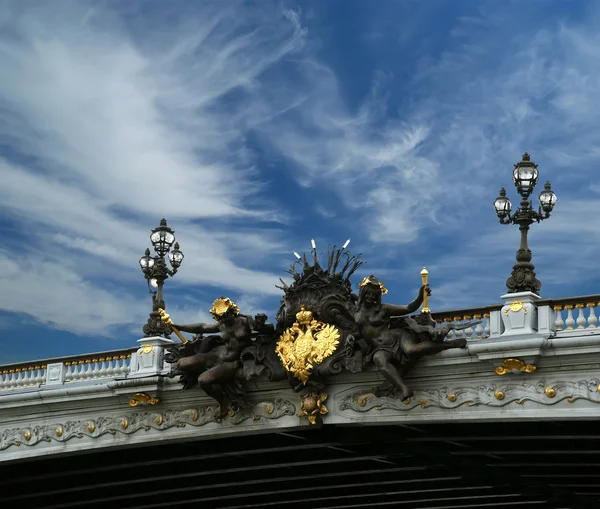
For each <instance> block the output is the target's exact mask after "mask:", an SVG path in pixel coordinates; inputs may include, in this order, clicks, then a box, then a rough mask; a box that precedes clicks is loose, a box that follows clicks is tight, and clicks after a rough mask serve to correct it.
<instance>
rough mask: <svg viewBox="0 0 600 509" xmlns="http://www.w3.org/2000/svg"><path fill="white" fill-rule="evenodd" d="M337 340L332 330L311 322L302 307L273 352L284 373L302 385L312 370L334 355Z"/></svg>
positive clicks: (326, 326) (335, 333)
mask: <svg viewBox="0 0 600 509" xmlns="http://www.w3.org/2000/svg"><path fill="white" fill-rule="evenodd" d="M339 339H340V333H339V331H338V330H337V328H336V327H334V326H333V325H328V324H326V323H323V322H319V321H317V320H314V319H313V314H312V312H311V311H307V310H305V309H304V306H302V307H301V309H300V311H299V312H298V313H296V322H294V324H293V325H292V326H291V327H289V328H288V329H286V330H285V332H284V333H283V334H282V335H281V337H280V338H279V341H278V342H277V346H276V347H275V352H276V353H277V355H278V356H279V358H280V359H281V362H282V363H283V366H284V368H285V369H286V371H288V372H290V373H292V374H293V375H294V376H295V377H296V378H297V379H298V380H300V381H301V382H302V383H303V384H306V382H308V380H309V378H310V375H311V371H312V368H313V367H314V366H315V365H318V364H320V363H321V362H323V360H324V359H326V358H327V357H329V356H330V355H331V354H332V353H333V352H335V349H336V347H337V346H338V344H339V342H340V341H339Z"/></svg>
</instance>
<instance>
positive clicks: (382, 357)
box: [355, 276, 472, 400]
mask: <svg viewBox="0 0 600 509" xmlns="http://www.w3.org/2000/svg"><path fill="white" fill-rule="evenodd" d="M423 283H424V284H423V286H421V289H420V291H419V295H418V296H417V298H416V299H415V300H413V301H412V302H411V303H410V304H408V305H406V306H397V305H392V304H383V303H382V295H384V294H386V293H387V289H386V288H385V286H384V285H383V282H380V281H379V280H378V279H377V278H376V277H375V276H369V277H366V278H365V279H364V280H363V281H362V283H361V284H360V285H359V286H360V292H359V297H358V306H357V312H356V315H355V317H356V323H357V325H358V327H359V329H360V332H361V335H362V337H363V339H364V340H366V342H367V344H368V345H369V347H370V348H369V354H368V356H367V361H369V360H372V361H373V363H374V364H375V365H376V366H377V369H378V370H379V372H380V373H381V374H382V375H383V376H384V377H385V379H386V380H387V382H388V383H386V384H384V385H382V386H380V387H378V388H377V389H376V392H377V394H376V395H377V396H382V395H388V394H390V393H391V392H394V390H397V391H399V393H398V395H399V397H400V399H402V400H405V399H408V398H410V397H411V396H412V395H413V390H412V389H411V388H410V387H409V386H408V385H407V384H406V382H405V377H406V375H407V374H408V372H409V370H410V369H411V368H412V367H413V366H414V364H415V363H416V361H417V360H418V359H420V358H421V357H423V356H425V355H432V354H435V353H438V352H441V351H442V350H447V349H450V348H465V347H466V346H467V343H466V340H464V339H457V340H454V341H444V338H445V337H446V335H447V334H448V332H449V331H450V330H451V329H453V328H465V327H468V326H470V325H472V324H465V325H453V324H452V325H449V326H447V327H443V328H439V329H437V328H436V327H435V325H436V324H435V321H434V320H433V319H432V318H431V315H430V313H429V310H428V309H427V311H425V312H423V313H421V314H420V315H418V316H417V317H416V318H409V317H407V315H409V314H411V313H414V312H415V311H417V310H418V309H419V307H420V306H421V304H423V301H424V300H425V299H426V298H427V297H428V296H429V295H431V289H430V288H429V285H428V284H427V283H426V280H425V279H424V280H423Z"/></svg>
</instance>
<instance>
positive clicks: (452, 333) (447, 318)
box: [444, 316, 454, 341]
mask: <svg viewBox="0 0 600 509" xmlns="http://www.w3.org/2000/svg"><path fill="white" fill-rule="evenodd" d="M444 322H446V323H451V322H452V317H450V316H447V317H446V318H444ZM452 339H454V331H453V330H451V331H450V332H448V334H446V338H445V340H446V341H451V340H452Z"/></svg>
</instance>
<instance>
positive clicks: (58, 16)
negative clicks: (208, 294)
mask: <svg viewBox="0 0 600 509" xmlns="http://www.w3.org/2000/svg"><path fill="white" fill-rule="evenodd" d="M176 4H177V5H176ZM176 4H175V3H173V4H171V3H163V4H162V5H161V9H162V10H161V11H160V13H158V12H155V11H152V10H151V9H146V6H147V5H149V4H146V3H144V2H141V3H139V2H131V3H121V4H119V3H114V4H112V3H108V4H95V3H91V2H87V3H86V2H66V1H65V2H61V3H60V4H53V5H52V6H50V5H49V4H48V3H42V2H39V3H37V4H34V3H33V2H28V5H27V8H25V7H23V6H22V5H20V4H19V3H16V2H12V3H10V2H7V3H5V4H1V5H2V7H1V8H0V70H1V72H2V76H3V78H5V79H2V80H0V137H2V139H3V140H5V142H4V145H5V146H8V147H10V151H8V152H5V153H4V156H3V158H2V159H1V160H0V172H1V173H2V183H3V185H2V186H0V208H1V210H2V212H3V214H5V215H6V216H7V217H8V218H9V219H10V220H11V221H16V222H17V224H18V225H20V227H21V231H24V232H25V234H24V235H25V236H26V237H27V239H26V241H23V242H19V241H18V239H17V240H14V241H13V242H12V243H10V245H8V244H7V245H6V246H4V247H3V249H4V250H5V251H4V252H3V258H2V260H3V261H2V263H3V264H4V265H3V266H4V267H5V269H6V271H2V270H0V285H2V287H3V288H4V287H5V285H6V287H7V288H11V289H14V292H13V294H12V297H7V296H6V295H4V296H2V294H1V293H0V309H5V310H9V311H24V310H27V312H29V313H30V314H31V315H32V316H34V317H35V318H37V319H38V320H40V321H42V322H44V323H48V324H51V325H52V326H54V327H58V328H64V329H66V330H71V331H75V332H78V333H91V332H98V331H101V332H102V333H108V331H110V330H112V329H113V328H114V326H120V325H123V324H128V325H127V326H132V327H133V325H131V324H133V323H142V322H143V321H145V316H144V315H145V312H146V306H147V304H148V303H147V302H144V303H140V302H139V301H138V299H137V297H134V294H133V292H134V290H133V288H134V287H133V286H132V285H131V283H133V281H134V280H141V276H140V274H139V272H137V271H138V269H137V267H135V261H136V260H137V258H139V256H140V255H141V254H142V253H143V249H144V248H145V246H146V245H147V242H148V239H147V235H148V229H149V227H151V226H152V225H154V224H155V223H157V221H158V219H160V217H162V216H165V217H167V218H168V219H169V222H170V224H171V225H173V227H174V228H175V229H176V230H177V235H178V239H179V240H181V242H182V249H183V251H184V252H185V254H186V258H185V261H184V266H183V267H182V270H181V271H180V273H179V274H178V275H177V280H178V281H179V283H178V284H180V285H182V286H185V285H188V286H189V285H191V284H193V285H197V286H200V285H203V286H208V287H210V288H211V289H214V290H215V292H217V293H222V292H223V291H225V290H227V291H231V292H233V293H234V294H235V296H237V297H239V301H240V302H241V303H242V304H243V305H244V306H245V307H247V308H248V310H252V311H256V310H262V309H263V307H264V301H263V300H262V296H267V298H271V299H274V298H275V295H276V294H277V293H278V290H277V289H275V287H274V285H275V284H276V282H277V279H278V277H279V275H280V267H281V265H282V264H283V262H282V257H281V255H282V254H283V253H286V254H285V257H286V258H287V257H289V256H290V254H289V253H290V252H291V251H292V250H293V249H296V248H295V247H294V246H296V245H297V244H298V243H299V242H300V241H299V240H298V238H297V237H300V236H302V235H304V234H305V233H306V232H305V231H304V230H302V231H298V229H302V228H304V229H306V228H307V225H303V224H302V223H303V220H302V217H301V215H302V214H301V212H302V210H301V209H302V207H304V208H305V209H307V208H308V207H310V208H311V209H312V210H313V211H316V214H317V215H320V216H321V217H323V218H325V219H326V220H327V221H329V220H330V221H331V223H332V224H334V221H335V222H336V223H335V224H339V222H340V221H346V222H348V223H349V224H350V225H351V227H350V228H351V229H352V230H353V235H354V233H355V234H356V236H357V237H362V240H364V239H368V240H369V241H370V242H371V243H372V244H371V245H369V246H364V247H363V246H360V247H357V248H356V249H358V250H359V251H363V252H364V254H365V258H366V259H367V260H368V261H369V262H370V265H369V266H368V267H367V268H366V270H365V273H367V272H368V273H371V270H375V269H370V268H369V267H376V268H378V270H379V271H380V273H381V274H385V277H386V278H389V279H390V283H391V284H392V285H394V287H402V285H403V282H404V280H405V278H406V277H408V276H410V277H411V278H413V277H416V283H415V281H414V280H413V279H410V280H408V279H407V280H406V281H410V284H409V285H408V287H410V288H412V287H413V286H415V285H416V284H417V283H418V274H417V273H416V272H415V273H414V274H413V270H414V269H413V267H412V265H411V267H410V268H406V267H404V268H403V266H402V263H403V262H404V261H406V259H407V258H410V257H411V256H412V257H413V258H414V257H416V256H422V257H423V263H427V264H428V266H429V267H431V272H432V277H434V276H435V278H437V282H438V287H437V288H434V298H433V299H438V300H437V301H435V300H433V299H432V303H435V305H436V306H439V307H462V306H463V305H464V306H467V305H471V304H472V305H476V304H482V303H487V302H490V301H496V300H497V299H498V296H499V294H500V293H502V291H503V281H504V279H505V278H506V277H507V276H508V274H509V273H510V266H511V265H512V259H513V257H514V250H515V249H516V247H517V244H518V238H517V232H516V231H511V233H507V232H508V230H507V229H506V228H504V229H502V227H500V226H499V225H497V224H496V223H495V218H494V215H493V211H492V209H491V203H492V201H493V199H494V198H495V196H496V193H497V190H498V188H499V187H500V186H506V187H509V186H510V180H511V174H510V172H511V169H512V164H513V163H514V162H516V161H517V160H518V158H519V157H520V155H521V154H522V153H523V152H524V151H525V150H528V151H530V152H531V153H532V156H533V159H534V160H535V161H537V162H540V165H541V166H540V170H541V172H542V176H541V178H542V180H545V179H550V180H552V182H553V185H554V188H555V191H556V192H557V194H558V195H559V202H558V206H557V210H556V213H555V215H554V217H553V218H552V219H551V220H550V221H548V222H547V223H545V224H544V225H542V226H540V227H537V228H536V226H537V225H535V226H534V227H533V231H532V235H531V244H532V250H533V251H534V262H535V263H536V265H537V266H538V273H539V274H541V273H542V272H543V273H544V278H542V280H543V282H544V284H545V286H544V289H545V288H550V291H552V292H553V293H554V292H555V291H558V285H559V284H560V282H561V279H560V278H563V281H564V279H567V280H568V281H570V282H572V284H573V285H575V286H576V285H577V284H578V282H580V283H581V282H583V281H584V279H585V280H586V281H587V279H589V277H590V276H589V275H585V274H583V273H582V272H581V270H579V269H576V268H575V267H584V266H590V265H591V264H593V261H594V257H595V251H596V247H595V246H596V244H595V240H594V235H593V226H592V225H593V222H588V223H585V224H583V222H582V221H580V218H582V217H594V216H595V215H597V212H596V211H597V206H598V204H597V202H596V201H595V200H596V199H597V196H595V195H594V193H595V191H594V189H595V186H596V184H595V172H596V168H597V166H598V164H600V152H599V150H598V148H597V147H598V146H600V139H599V138H600V134H599V133H600V129H598V127H599V126H598V120H597V115H596V113H595V111H596V109H597V108H595V105H596V104H597V103H598V99H600V96H599V92H598V90H600V87H598V85H599V84H600V67H599V66H598V61H599V59H600V51H599V50H598V49H597V48H600V37H599V36H598V33H600V32H599V31H598V30H597V28H598V27H597V23H596V22H595V21H594V20H595V19H598V18H597V16H596V17H595V16H594V15H593V14H594V12H592V11H593V10H594V9H596V7H594V6H592V5H590V6H588V8H589V9H592V11H590V15H589V16H588V17H587V18H586V19H585V20H582V21H578V22H575V21H570V22H566V21H564V20H561V19H559V18H548V17H544V16H542V14H543V13H542V12H541V9H543V7H542V6H541V5H542V4H541V3H535V5H534V4H531V5H529V4H528V5H527V6H523V4H522V2H508V3H503V4H502V5H500V4H496V3H494V2H490V3H486V4H485V5H482V6H481V7H480V8H479V9H478V10H479V12H478V13H473V14H472V15H469V16H465V17H462V18H461V19H458V20H457V21H456V22H455V23H454V26H452V27H451V28H450V29H449V33H450V36H448V37H447V39H444V42H445V43H446V46H447V47H444V48H443V49H442V50H441V51H434V50H432V49H431V46H428V44H426V43H427V42H428V41H429V34H428V31H427V29H426V26H428V25H427V20H428V19H429V18H428V16H429V15H426V14H427V13H426V12H425V11H423V10H418V9H417V7H418V6H419V4H418V3H413V4H411V9H413V7H414V9H415V12H416V14H414V16H413V17H406V18H404V17H394V15H393V12H394V9H395V8H396V7H393V6H392V4H389V5H388V7H387V8H386V9H383V10H382V11H381V12H383V11H385V13H386V14H385V17H386V18H387V20H386V22H385V23H375V22H374V21H373V19H375V18H377V16H376V15H375V14H374V18H373V19H365V20H364V23H365V34H367V33H375V31H374V27H376V28H377V30H376V32H377V37H363V38H362V39H361V40H363V41H364V44H373V45H375V46H374V47H378V48H381V47H382V46H381V44H383V43H382V41H384V43H385V44H389V43H390V41H394V43H398V48H399V49H398V51H401V52H403V54H402V55H398V56H397V58H398V59H399V58H407V59H412V60H411V62H412V64H411V66H410V68H411V69H412V71H411V73H410V74H409V73H404V74H401V75H398V74H394V65H393V60H394V58H396V56H395V50H394V52H392V51H391V50H390V49H389V48H387V51H388V53H387V57H386V58H387V60H386V58H382V59H381V62H383V63H382V65H380V66H379V67H380V68H378V69H374V70H373V69H372V68H371V67H369V66H368V65H366V63H365V62H362V63H358V64H357V68H361V69H362V67H360V66H361V65H363V66H364V68H365V69H369V70H368V72H369V73H370V74H371V75H370V76H369V78H370V81H371V84H372V85H371V89H370V91H369V92H367V93H366V94H363V95H364V97H361V98H359V99H357V98H356V97H355V96H352V94H350V93H349V92H348V88H349V87H348V85H347V83H346V82H345V78H346V77H345V76H342V74H341V73H340V72H339V70H337V69H336V67H335V65H334V63H332V62H330V61H328V56H327V52H326V51H324V50H323V47H322V46H320V41H319V37H320V32H319V25H318V23H314V24H311V21H310V20H311V19H312V18H310V16H307V17H306V19H304V20H303V19H302V17H301V13H299V12H297V11H288V10H285V9H282V8H281V6H280V4H279V3H278V2H274V3H270V2H260V3H257V4H255V5H253V6H249V5H248V4H247V3H241V2H240V3H238V2H227V3H223V2H189V3H187V2H186V3H184V2H180V3H179V2H178V3H176ZM107 6H113V7H115V6H117V7H116V9H117V10H111V8H110V7H107ZM390 6H392V7H390ZM155 7H156V6H155ZM427 8H429V7H427ZM420 9H424V8H423V7H420ZM520 9H524V10H526V11H527V15H526V16H525V15H524V14H523V12H521V11H520ZM123 11H125V12H123ZM417 11H418V12H417ZM319 12H320V11H319V10H317V11H315V12H312V14H311V15H312V16H318V15H319ZM596 14H597V13H596ZM395 19H399V20H400V21H399V22H398V23H395V22H394V23H391V22H390V20H395ZM415 20H416V21H419V20H420V22H421V23H422V24H423V29H419V27H418V25H417V24H415V22H416V21H415ZM306 27H307V28H306ZM363 35H364V34H363ZM442 35H443V34H442ZM442 35H441V36H442ZM357 37H358V36H357ZM377 44H379V45H380V46H376V45H377ZM349 58H350V57H349ZM386 62H387V63H388V64H389V65H386ZM413 64H414V65H413ZM354 95H356V94H354ZM351 96H352V97H351ZM399 97H400V98H401V99H399ZM250 140H252V141H250ZM257 146H258V148H259V149H260V150H261V151H264V152H266V153H268V156H267V157H266V159H268V160H269V162H270V163H272V165H273V167H269V168H268V169H266V168H264V167H260V166H259V165H258V163H257V159H258V158H257V157H256V150H257ZM273 161H275V162H273ZM274 173H282V174H283V173H285V175H286V179H287V180H286V185H290V184H289V180H290V176H291V177H292V178H293V180H294V181H295V182H296V184H297V185H298V188H297V189H296V188H295V189H293V190H289V189H288V190H286V192H288V193H298V194H299V195H300V196H302V198H303V199H302V200H299V201H302V204H301V205H297V206H296V207H297V208H296V209H295V210H291V207H292V206H291V205H289V204H288V199H287V196H281V197H278V196H277V195H278V194H280V193H279V191H280V190H279V189H276V188H275V185H274V184H273V183H272V180H273V174H274ZM596 192H597V191H596ZM302 193H304V194H302ZM319 193H321V194H319ZM281 194H282V195H284V194H285V193H281ZM313 195H314V196H313ZM305 197H306V200H304V198H305ZM311 200H312V201H311ZM513 201H515V200H513ZM276 221H281V222H289V223H293V226H289V225H286V226H284V227H281V226H280V225H274V224H273V223H274V222H276ZM582 224H583V226H582ZM266 226H268V228H267V227H266ZM288 226H289V227H288ZM317 226H322V225H317ZM324 230H325V228H324V227H323V230H322V231H321V232H318V234H319V235H323V236H325V235H326V234H327V232H325V231H324ZM513 230H516V228H513ZM285 232H287V233H285ZM334 234H336V235H337V232H333V233H331V235H334ZM309 235H312V233H310V234H307V237H308V238H310V236H309ZM568 239H572V241H573V242H574V243H579V244H578V245H579V246H580V247H581V248H580V249H579V248H578V249H577V250H576V251H575V252H574V250H573V247H572V244H570V243H569V240H568ZM327 240H332V241H334V242H335V241H337V240H340V239H327ZM342 240H343V239H342ZM302 242H304V241H302ZM320 242H321V241H320ZM321 244H322V242H321ZM353 245H355V246H356V244H353ZM566 256H570V257H571V258H570V259H571V261H572V262H571V264H570V265H568V264H565V263H563V262H562V260H563V259H564V258H565V257H566ZM415 263H416V262H415ZM420 263H421V261H419V265H420ZM105 264H110V267H111V268H110V270H107V269H106V268H105V267H106V265H105ZM49 268H50V269H51V270H50V269H49ZM9 269H10V270H9ZM375 271H377V270H375ZM53 273H55V274H60V276H61V280H60V281H58V282H56V281H55V282H54V287H55V288H56V290H55V294H48V293H45V291H44V292H38V291H37V288H38V286H39V285H45V284H46V282H47V283H48V284H50V280H51V274H53ZM550 273H552V274H561V275H559V276H556V277H555V276H553V275H550ZM415 274H417V275H415ZM593 277H594V278H595V276H593ZM99 279H100V280H102V283H99V281H98V280H99ZM42 282H43V283H42ZM137 284H138V285H142V284H143V283H142V282H141V281H140V282H138V283H137ZM111 285H112V286H111ZM119 285H120V286H119ZM107 287H110V288H112V289H113V290H111V291H109V290H107ZM217 288H218V289H219V290H218V291H217V290H216V289H217ZM115 290H117V291H115ZM178 290H179V287H178ZM211 291H212V290H211ZM409 293H412V290H411V291H408V290H407V295H408V294H409ZM51 295H54V298H51ZM136 295H139V294H136ZM409 297H410V296H409ZM58 302H61V303H62V304H63V305H65V306H68V307H69V313H66V314H62V315H60V312H59V311H60V310H59V309H58V307H57V306H58V304H57V303H58ZM93 302H96V303H97V306H96V307H94V306H92V303H93ZM209 304H210V299H209V298H205V297H204V296H202V297H194V299H192V300H190V301H189V302H188V301H186V300H185V297H184V296H182V297H181V298H180V300H179V301H176V302H174V303H173V309H175V310H176V311H177V312H179V313H181V314H182V315H183V316H189V318H190V319H192V318H194V317H196V316H197V311H194V306H197V305H200V306H202V307H203V308H207V309H208V307H209ZM170 305H171V304H170ZM207 306H208V307H207ZM432 307H433V306H432ZM142 308H143V309H142ZM248 310H246V309H244V312H248ZM271 311H273V310H271ZM270 314H272V312H271V313H270ZM59 315H60V316H59ZM201 316H205V315H201ZM81 324H88V325H81ZM81 327H83V328H81Z"/></svg>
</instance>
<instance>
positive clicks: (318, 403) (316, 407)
mask: <svg viewBox="0 0 600 509" xmlns="http://www.w3.org/2000/svg"><path fill="white" fill-rule="evenodd" d="M326 399H327V393H326V392H323V393H319V392H317V391H312V392H309V393H308V394H305V395H303V396H302V402H301V403H300V413H299V414H298V417H308V422H310V423H311V424H316V423H317V419H318V418H319V416H320V415H325V414H327V412H328V410H327V407H326V406H325V405H324V404H323V402H324V401H325V400H326Z"/></svg>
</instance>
